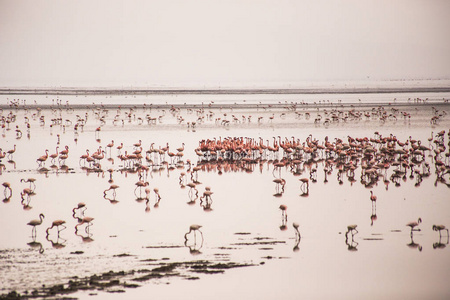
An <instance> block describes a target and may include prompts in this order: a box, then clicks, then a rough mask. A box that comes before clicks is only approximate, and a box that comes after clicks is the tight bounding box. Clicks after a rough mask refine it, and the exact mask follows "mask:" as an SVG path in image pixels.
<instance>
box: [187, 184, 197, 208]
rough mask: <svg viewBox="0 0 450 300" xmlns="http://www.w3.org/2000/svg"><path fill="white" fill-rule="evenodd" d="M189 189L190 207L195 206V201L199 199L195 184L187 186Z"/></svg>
mask: <svg viewBox="0 0 450 300" xmlns="http://www.w3.org/2000/svg"><path fill="white" fill-rule="evenodd" d="M187 186H188V187H189V191H188V196H189V202H188V204H189V205H192V204H195V201H196V200H197V199H198V190H197V188H196V185H195V183H193V182H189V183H188V184H187Z"/></svg>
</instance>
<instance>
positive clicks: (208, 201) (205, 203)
mask: <svg viewBox="0 0 450 300" xmlns="http://www.w3.org/2000/svg"><path fill="white" fill-rule="evenodd" d="M212 194H213V192H211V188H210V187H208V186H207V187H205V191H204V192H203V195H202V196H201V197H200V206H202V207H203V210H204V211H212V208H211V205H212V202H213V201H212V197H211V195H212Z"/></svg>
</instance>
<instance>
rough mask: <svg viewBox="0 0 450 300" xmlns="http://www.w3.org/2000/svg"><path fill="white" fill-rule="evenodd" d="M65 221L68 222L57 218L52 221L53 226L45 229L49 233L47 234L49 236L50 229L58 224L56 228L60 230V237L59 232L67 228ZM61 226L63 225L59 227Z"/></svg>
mask: <svg viewBox="0 0 450 300" xmlns="http://www.w3.org/2000/svg"><path fill="white" fill-rule="evenodd" d="M65 223H66V221H64V220H55V221H53V222H52V226H50V227H48V228H47V230H45V232H46V233H47V236H49V233H48V231H49V230H50V229H52V228H53V227H55V226H56V230H57V231H58V237H59V233H60V232H61V231H63V230H64V229H66V226H65V225H64V224H65ZM60 226H61V227H63V228H62V229H59V227H60Z"/></svg>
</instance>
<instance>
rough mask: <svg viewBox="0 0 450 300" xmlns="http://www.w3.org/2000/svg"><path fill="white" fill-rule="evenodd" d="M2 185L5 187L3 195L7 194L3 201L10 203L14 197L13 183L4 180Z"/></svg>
mask: <svg viewBox="0 0 450 300" xmlns="http://www.w3.org/2000/svg"><path fill="white" fill-rule="evenodd" d="M2 185H3V187H4V188H5V189H4V190H3V195H4V196H5V198H4V199H3V202H5V203H8V202H9V201H10V200H11V197H12V189H11V184H10V183H9V182H3V183H2Z"/></svg>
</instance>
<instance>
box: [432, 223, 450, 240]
mask: <svg viewBox="0 0 450 300" xmlns="http://www.w3.org/2000/svg"><path fill="white" fill-rule="evenodd" d="M433 230H434V231H439V238H440V237H441V231H442V230H447V238H448V236H449V235H448V228H445V226H444V225H433Z"/></svg>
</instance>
